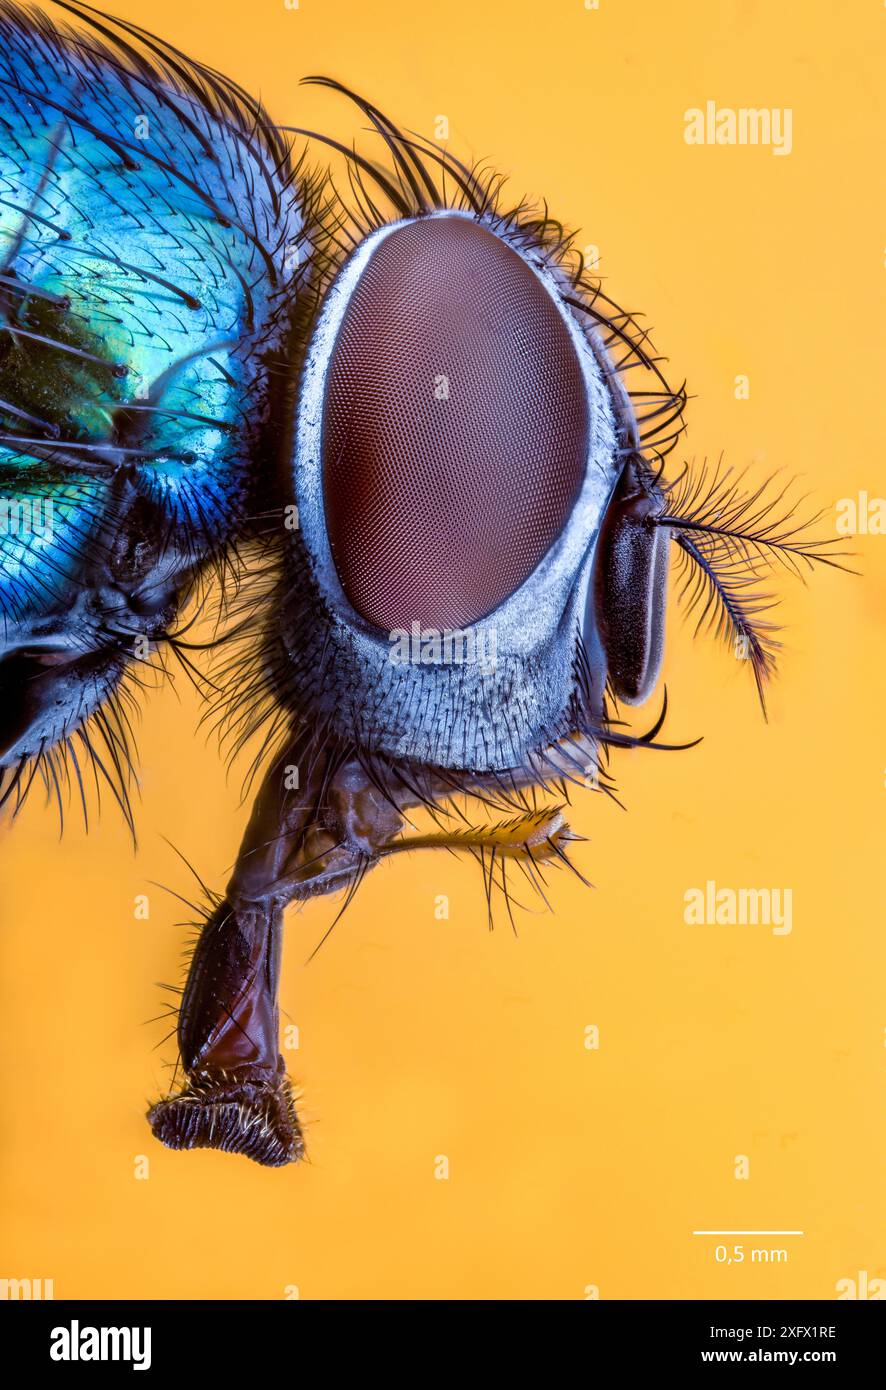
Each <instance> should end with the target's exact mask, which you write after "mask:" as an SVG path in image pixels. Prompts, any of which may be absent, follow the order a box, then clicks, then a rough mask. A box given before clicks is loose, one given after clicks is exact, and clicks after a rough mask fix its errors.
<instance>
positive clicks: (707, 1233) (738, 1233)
mask: <svg viewBox="0 0 886 1390" xmlns="http://www.w3.org/2000/svg"><path fill="white" fill-rule="evenodd" d="M692 1234H693V1235H694V1236H805V1234H806V1232H805V1231H693V1232H692Z"/></svg>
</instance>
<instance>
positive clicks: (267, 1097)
mask: <svg viewBox="0 0 886 1390" xmlns="http://www.w3.org/2000/svg"><path fill="white" fill-rule="evenodd" d="M294 770H295V772H296V776H295V777H294V778H293V775H292V774H293V771H294ZM293 781H294V782H295V783H296V786H295V787H293V786H292V785H290V784H291V783H292V782H293ZM401 826H402V816H401V815H400V813H399V811H398V809H397V807H396V806H395V805H394V804H393V802H392V801H391V800H389V799H387V798H386V797H385V796H384V795H383V794H382V793H381V792H380V791H379V789H378V788H376V787H375V786H374V785H373V784H372V783H371V782H370V781H369V779H368V778H367V777H366V774H365V773H364V772H363V770H362V768H361V767H360V766H359V764H357V763H355V762H353V761H351V760H350V759H349V758H348V757H347V755H346V754H345V752H344V751H343V750H340V749H337V748H336V747H335V746H334V745H333V746H330V745H325V746H324V747H323V748H322V749H321V750H319V751H318V750H316V749H313V748H312V747H311V745H310V744H306V743H305V741H304V740H303V739H302V740H301V741H299V740H296V741H295V743H294V744H293V745H292V747H291V748H290V749H289V750H288V751H287V753H286V755H285V756H284V758H283V759H281V760H280V761H278V762H277V763H276V764H275V766H274V767H273V768H272V769H271V771H270V772H269V774H268V775H267V777H266V779H265V782H264V784H263V786H262V789H261V792H260V793H259V796H258V799H257V801H256V804H255V808H254V810H253V813H252V817H251V819H250V822H249V826H248V828H247V831H246V835H245V837H244V840H243V844H242V846H241V850H240V855H239V858H238V861H237V866H236V868H235V870H234V874H233V876H232V878H231V881H230V883H229V884H228V888H227V892H226V895H225V897H224V899H223V900H222V901H221V902H220V903H219V904H218V906H217V907H216V908H215V910H214V912H213V913H212V915H211V917H210V918H209V920H208V921H207V923H206V925H205V927H204V928H203V931H202V934H201V936H200V939H199V941H198V943H197V948H196V950H195V952H194V956H193V959H192V961H191V966H190V971H189V974H188V980H187V984H186V986H185V990H184V994H183V996H182V1002H181V1009H180V1013H179V1024H178V1043H179V1052H180V1055H181V1062H182V1066H183V1068H184V1072H185V1077H186V1084H185V1087H184V1089H183V1090H181V1091H180V1092H179V1093H178V1094H176V1095H173V1096H170V1097H169V1098H167V1099H165V1100H161V1101H159V1102H158V1103H157V1104H156V1105H154V1106H153V1107H152V1108H151V1110H150V1111H149V1113H148V1119H149V1122H150V1124H151V1128H152V1130H153V1132H154V1134H155V1136H156V1138H158V1139H159V1140H160V1141H161V1142H162V1143H163V1144H165V1145H166V1146H167V1147H168V1148H172V1149H194V1148H214V1149H222V1150H225V1151H227V1152H233V1153H242V1154H245V1155H246V1156H247V1157H249V1158H252V1159H254V1160H255V1161H256V1162H258V1163H262V1164H265V1165H267V1166H270V1167H279V1166H281V1165H283V1164H286V1163H294V1162H296V1161H297V1160H298V1159H299V1158H301V1157H302V1155H303V1153H304V1140H303V1137H302V1132H301V1128H300V1126H299V1122H298V1117H297V1115H296V1110H295V1105H294V1101H293V1096H292V1087H291V1085H290V1082H289V1078H288V1077H287V1075H286V1069H285V1066H284V1062H283V1058H282V1057H281V1055H280V1050H279V1005H278V983H279V975H280V955H281V942H282V924H283V910H284V908H285V906H286V905H287V903H289V902H293V901H296V900H300V899H305V898H308V897H313V896H315V895H317V894H320V893H330V892H334V891H335V890H336V889H338V888H342V887H347V886H348V885H350V884H354V883H356V882H358V881H359V878H360V877H362V874H363V873H364V872H365V870H366V869H367V868H368V867H370V866H371V865H372V864H373V863H374V862H376V860H377V859H378V858H379V857H380V855H381V853H382V852H383V849H384V846H385V845H387V844H388V843H389V841H390V840H391V839H392V838H393V837H394V836H395V835H396V834H397V833H398V832H399V830H400V828H401Z"/></svg>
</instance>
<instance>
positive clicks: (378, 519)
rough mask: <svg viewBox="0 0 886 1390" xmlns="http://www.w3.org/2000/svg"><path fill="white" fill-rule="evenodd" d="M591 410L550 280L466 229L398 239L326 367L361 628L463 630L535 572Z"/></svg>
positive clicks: (335, 529) (361, 283)
mask: <svg viewBox="0 0 886 1390" xmlns="http://www.w3.org/2000/svg"><path fill="white" fill-rule="evenodd" d="M588 436H589V426H588V402H587V393H586V386H585V381H584V376H583V372H582V368H581V363H580V361H579V357H578V353H577V351H576V348H575V345H574V343H573V340H572V337H571V335H570V332H569V329H568V328H567V326H566V323H565V321H564V319H563V317H562V315H561V313H560V311H559V309H558V307H557V305H556V303H555V302H554V299H553V298H552V297H551V295H550V293H549V292H548V290H547V289H546V287H545V285H544V284H543V282H542V281H541V280H540V279H539V277H538V276H537V275H536V274H535V273H534V271H533V270H532V269H531V268H530V267H529V265H527V263H526V262H525V261H524V260H523V259H522V257H521V256H519V255H518V254H517V252H516V251H514V250H513V249H512V248H511V247H510V246H508V245H507V244H506V243H505V242H503V241H502V240H501V239H500V238H499V237H497V236H495V235H494V234H493V233H492V232H490V231H488V230H487V229H486V228H485V227H482V226H480V225H479V224H478V223H476V222H474V221H472V220H471V219H470V218H467V217H460V216H457V215H453V216H439V217H426V218H421V219H418V220H416V221H413V222H409V223H405V224H403V225H401V226H399V227H396V228H395V229H394V230H393V231H392V232H390V233H389V234H388V235H387V236H386V237H385V239H384V240H383V241H381V242H380V244H379V245H378V246H377V247H376V248H375V250H374V251H373V252H372V254H371V256H370V257H369V259H368V261H367V264H366V266H365V268H364V270H363V272H362V274H361V276H360V278H359V280H358V281H357V282H356V285H355V287H354V289H353V291H352V294H351V298H350V300H349V303H348V306H347V309H346V310H345V313H344V317H343V319H342V323H341V327H340V329H339V332H338V335H337V338H336V341H335V344H334V347H333V351H332V354H331V357H330V361H329V367H328V376H327V381H326V393H325V400H324V419H323V471H324V490H325V506H326V525H327V531H328V535H329V541H330V545H331V549H332V554H333V558H334V560H335V565H336V568H337V570H338V574H339V578H340V580H341V583H342V587H343V589H344V591H345V593H346V595H347V597H348V599H349V601H350V603H351V604H352V605H353V607H354V608H355V609H356V611H357V612H358V613H359V614H360V615H361V616H362V617H363V618H365V619H366V620H367V621H369V622H371V623H374V624H375V625H376V626H378V627H380V628H383V629H387V630H389V631H390V630H392V629H395V628H409V627H410V626H411V624H412V623H413V622H416V621H417V622H419V623H421V624H422V625H427V626H429V627H433V628H436V629H447V628H463V627H466V626H468V625H469V624H471V623H475V622H477V621H478V620H479V619H480V618H483V617H485V616H487V615H488V614H490V613H492V612H493V611H494V610H495V609H496V608H498V607H499V606H500V604H502V603H503V602H504V600H505V599H507V598H509V597H510V595H511V594H513V593H514V591H515V590H516V589H518V588H519V587H520V586H521V585H522V584H523V583H524V582H525V581H526V579H528V578H529V576H530V575H531V574H532V573H533V571H534V570H535V569H536V568H537V567H538V565H539V563H540V561H541V560H542V559H543V558H544V556H545V555H546V553H547V552H548V550H549V549H550V548H551V546H552V545H553V543H554V542H555V541H556V540H557V538H558V536H559V535H560V533H561V531H562V530H563V528H564V525H565V524H566V521H567V520H568V518H569V515H570V512H571V511H572V508H573V506H574V503H575V501H576V498H577V496H578V492H579V489H580V487H581V483H582V480H583V478H584V474H585V468H586V463H587V453H588Z"/></svg>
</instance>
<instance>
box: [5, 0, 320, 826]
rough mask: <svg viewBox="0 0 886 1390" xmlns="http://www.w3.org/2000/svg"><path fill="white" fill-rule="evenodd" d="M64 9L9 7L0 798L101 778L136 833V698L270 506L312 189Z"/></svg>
mask: <svg viewBox="0 0 886 1390" xmlns="http://www.w3.org/2000/svg"><path fill="white" fill-rule="evenodd" d="M64 9H65V11H66V17H67V15H68V13H69V12H73V13H74V14H76V15H77V17H78V19H79V20H81V21H82V26H83V27H81V28H80V29H78V30H77V31H76V32H75V31H71V30H64V31H62V30H58V29H55V28H54V27H53V26H52V25H51V24H50V23H49V21H48V20H46V19H45V18H43V17H36V16H34V15H26V14H25V13H24V12H17V11H15V10H12V9H6V8H4V9H3V11H2V13H0V132H2V133H0V694H2V701H0V709H2V713H0V804H3V803H10V802H11V803H12V804H14V805H15V804H18V803H20V800H21V798H22V796H23V794H24V793H25V791H26V790H27V788H28V787H29V786H30V785H31V784H32V781H33V779H34V776H35V774H36V773H37V772H40V773H41V774H42V776H43V780H44V782H45V783H46V785H47V787H48V788H49V789H50V790H51V791H53V792H58V789H59V787H60V785H63V784H64V781H65V779H66V778H67V779H68V781H69V785H74V786H75V787H77V786H79V788H80V789H82V785H83V783H82V781H81V778H80V772H81V769H80V764H81V763H83V762H84V761H86V762H89V761H90V760H91V761H92V763H93V766H94V770H95V771H96V774H97V776H98V779H99V781H101V780H104V781H105V782H106V783H108V784H109V785H110V789H111V791H112V792H113V794H114V796H115V797H116V798H117V799H118V800H119V801H120V803H121V805H122V806H123V807H124V810H125V811H126V813H127V816H128V814H129V813H128V802H127V797H126V784H127V780H128V776H129V770H130V765H129V738H128V718H127V713H126V707H125V706H126V702H127V696H129V695H131V694H132V690H133V688H136V687H138V686H140V685H141V684H143V683H144V680H143V676H144V673H145V672H146V670H147V669H148V668H149V667H151V665H152V663H153V661H154V654H155V651H156V649H157V647H158V644H159V645H160V646H161V648H162V647H163V645H164V644H166V642H167V640H168V639H172V650H173V651H174V652H175V653H176V654H180V655H181V656H182V660H184V661H187V657H186V656H185V655H184V654H183V653H184V649H185V648H184V647H183V645H181V644H179V643H177V642H176V641H175V640H174V639H175V634H176V620H177V615H178V613H179V610H180V607H181V605H182V603H183V602H184V601H185V600H186V599H187V598H188V597H190V596H192V594H193V591H194V586H195V584H196V583H197V581H198V576H199V574H200V572H201V568H202V567H203V566H205V565H206V564H207V562H209V563H210V564H211V563H212V562H213V561H214V560H219V563H221V561H220V559H219V557H220V556H221V553H222V548H223V546H224V545H225V544H226V543H227V542H228V541H229V540H230V538H231V537H232V536H233V535H236V534H239V533H240V532H242V530H243V529H244V526H245V518H246V517H248V516H249V515H250V514H251V513H253V512H256V511H260V510H261V509H262V507H266V506H267V505H268V489H269V477H270V475H271V474H272V472H273V467H272V459H273V454H274V444H273V440H274V438H275V437H276V435H277V433H278V432H279V429H280V418H281V416H282V415H283V414H284V413H285V409H286V406H285V404H284V403H283V402H282V401H281V399H279V397H280V392H279V391H278V382H279V381H280V380H282V376H281V374H280V373H279V372H278V370H277V367H278V365H279V362H280V361H282V360H285V361H286V362H287V363H289V362H291V361H292V357H293V353H294V351H295V349H294V347H293V340H294V339H295V338H297V331H296V329H295V326H294V324H295V319H296V318H297V315H298V311H299V305H300V302H301V294H302V288H303V275H304V267H305V263H306V259H307V258H306V256H305V255H304V242H305V227H306V221H307V220H308V218H309V214H308V211H307V202H308V201H309V191H308V188H307V185H306V184H305V181H304V180H303V179H302V178H301V177H300V175H299V174H298V171H296V170H295V169H293V167H292V165H291V163H290V160H289V150H288V147H287V146H286V144H285V143H284V142H283V141H281V140H280V139H279V137H277V135H276V134H275V133H274V132H273V130H272V129H271V127H270V126H269V124H268V123H267V121H266V119H265V117H264V115H263V112H262V111H261V108H260V107H259V106H258V104H257V103H255V102H253V101H251V100H250V99H249V98H248V97H246V96H245V95H244V94H243V93H242V92H240V91H239V89H238V88H236V87H235V86H234V85H233V84H232V83H228V82H226V81H225V80H224V79H222V78H219V77H217V76H216V75H214V74H212V73H210V72H208V71H206V70H205V69H203V68H201V67H199V65H197V64H193V63H189V62H188V60H187V59H185V58H184V57H183V56H182V55H181V54H177V53H176V52H175V50H173V49H171V48H169V47H168V46H166V45H164V44H162V43H161V42H159V41H158V40H154V39H152V38H150V36H145V35H144V34H143V33H141V32H140V31H139V30H137V29H136V28H135V27H133V26H131V25H127V24H125V23H123V22H116V21H113V20H110V19H108V20H105V19H104V18H103V17H96V16H95V14H94V13H92V14H91V13H90V12H89V11H88V9H86V8H84V9H82V10H81V9H80V8H79V7H78V6H77V4H76V3H72V4H69V5H68V4H66V5H65V6H64ZM160 659H161V660H162V651H161V656H160ZM78 759H79V761H78ZM71 764H72V765H73V766H71ZM59 804H60V809H61V796H60V795H59ZM84 810H85V805H84Z"/></svg>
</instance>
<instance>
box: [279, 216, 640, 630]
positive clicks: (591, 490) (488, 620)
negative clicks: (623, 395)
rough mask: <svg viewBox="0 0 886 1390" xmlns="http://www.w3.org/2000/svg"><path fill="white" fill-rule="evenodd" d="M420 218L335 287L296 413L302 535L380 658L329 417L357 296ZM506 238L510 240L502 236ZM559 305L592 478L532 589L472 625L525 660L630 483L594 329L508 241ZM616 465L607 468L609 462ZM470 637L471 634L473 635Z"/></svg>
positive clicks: (371, 243)
mask: <svg viewBox="0 0 886 1390" xmlns="http://www.w3.org/2000/svg"><path fill="white" fill-rule="evenodd" d="M420 216H421V217H422V218H427V217H459V218H465V219H467V220H470V221H476V222H479V223H480V224H481V225H484V226H486V227H487V230H490V231H492V232H493V233H494V234H495V235H497V236H499V237H501V233H500V232H499V231H498V230H497V228H496V225H495V219H494V218H490V219H488V220H487V219H485V218H478V217H476V215H475V214H474V213H472V212H469V211H466V210H464V209H460V208H445V209H439V210H435V211H434V212H430V213H422V214H420ZM417 220H419V218H418V217H407V218H400V219H398V220H397V221H394V222H390V223H388V224H386V225H385V226H383V227H378V228H376V229H375V230H374V231H373V232H371V233H370V234H369V235H368V236H367V237H366V238H364V240H363V241H362V242H361V243H360V245H359V246H358V247H357V249H356V251H354V252H353V253H352V254H351V256H350V257H349V258H348V259H347V260H346V261H345V264H344V265H343V266H342V268H341V270H340V271H339V273H338V275H337V276H336V278H335V280H334V281H333V283H332V285H331V287H330V289H329V291H328V293H327V295H326V298H325V300H324V302H323V305H322V308H321V311H320V313H319V315H318V318H317V321H316V324H315V327H314V331H313V333H312V335H311V339H310V342H309V344H308V348H307V353H306V357H305V364H304V369H303V374H302V384H301V391H300V396H299V402H298V408H297V412H296V426H295V438H294V464H293V471H294V485H295V496H296V503H297V506H298V514H299V530H298V533H296V534H297V535H298V537H300V543H301V544H302V545H303V546H304V547H305V549H306V550H307V552H308V556H309V558H310V561H311V564H312V566H313V570H314V574H315V577H316V580H317V583H318V586H319V588H320V590H321V594H322V598H323V601H324V603H325V604H326V606H327V608H328V609H329V612H330V614H331V616H332V619H333V621H335V622H338V623H339V624H341V625H343V626H344V627H346V628H347V629H348V630H350V631H351V632H352V633H354V634H358V635H359V638H360V640H361V641H362V642H364V643H366V644H368V645H370V646H372V647H373V648H375V649H376V651H378V650H380V649H384V650H387V649H389V647H390V642H391V631H393V632H399V631H401V629H392V630H391V631H386V630H384V629H380V628H378V627H376V626H375V625H374V624H373V623H371V622H369V621H368V620H367V619H365V618H363V617H362V616H361V615H360V614H359V613H358V612H357V610H356V609H355V608H354V607H353V605H352V604H351V602H350V600H349V599H348V597H347V594H346V593H345V591H344V588H343V586H342V583H341V579H340V577H339V574H338V570H337V568H336V564H335V560H334V557H333V554H332V548H331V545H330V541H329V536H328V532H327V528H326V515H325V496H324V479H323V455H324V418H325V397H326V381H327V378H328V369H329V362H330V360H331V357H332V354H333V352H334V350H335V345H336V342H337V338H338V333H339V330H340V328H341V325H342V322H343V320H344V315H345V313H346V311H347V307H348V304H349V302H350V294H351V292H352V290H353V288H354V286H355V285H356V283H357V282H358V280H359V279H360V277H361V275H362V274H363V272H364V270H365V268H366V266H367V265H368V262H369V260H370V258H371V256H372V254H373V253H374V251H375V250H376V248H377V247H378V246H379V245H380V244H381V243H382V241H384V240H385V239H386V238H387V237H388V236H390V235H391V234H392V233H393V232H394V231H396V230H397V229H398V228H400V227H403V226H406V225H409V224H411V223H412V222H415V221H417ZM501 239H502V240H505V238H503V237H502V238H501ZM507 244H508V245H509V246H510V247H511V249H512V250H514V251H516V253H517V254H518V255H519V256H520V257H521V259H522V260H523V261H524V263H525V264H526V265H527V266H528V267H529V269H530V271H531V272H532V273H533V274H534V275H535V276H536V278H537V279H538V280H539V281H540V282H541V285H542V288H543V289H544V290H545V291H546V293H547V294H548V295H549V297H550V298H551V299H552V300H553V302H554V305H555V307H556V309H557V312H558V313H559V315H560V317H561V319H562V321H563V323H564V324H565V326H566V329H567V332H568V333H569V336H570V339H571V341H572V344H573V347H574V349H575V351H576V355H577V358H578V362H579V366H580V369H581V373H582V378H583V380H584V384H585V391H586V398H587V405H588V446H587V458H586V461H585V470H584V476H583V479H582V482H581V486H580V489H579V492H578V496H577V497H576V500H575V502H574V504H573V507H572V510H571V512H570V514H569V516H568V518H567V521H566V524H565V526H564V527H563V529H562V530H561V532H560V535H559V536H558V538H557V539H556V540H555V541H554V543H553V545H552V546H551V547H550V548H549V549H548V551H547V552H546V553H545V555H544V556H543V557H542V559H541V560H540V561H539V563H538V565H537V566H536V567H535V569H534V570H533V571H532V573H531V574H530V575H528V576H527V578H526V579H525V580H524V582H523V583H522V584H521V585H520V586H519V587H518V588H517V589H515V590H514V591H513V593H512V594H511V595H510V596H509V597H508V598H506V599H505V600H504V601H503V602H502V603H501V604H499V605H498V607H497V608H495V609H493V610H492V611H491V612H490V613H488V614H487V615H486V616H485V617H483V618H480V619H479V620H478V621H477V622H476V623H473V624H471V625H470V629H469V630H471V631H473V632H475V633H476V634H477V635H478V637H480V636H484V635H485V634H487V633H489V632H491V630H492V629H493V628H494V629H495V631H496V634H499V636H498V647H499V651H501V649H502V647H501V637H500V634H501V633H503V632H504V633H506V634H507V647H508V650H509V651H510V652H513V653H514V654H515V655H517V654H520V652H521V651H522V652H529V651H531V650H532V649H533V647H535V645H536V644H537V638H538V631H539V620H540V614H541V613H544V617H545V621H546V622H547V624H548V626H549V628H550V627H556V625H557V623H558V622H559V619H560V617H561V615H562V612H563V611H564V610H565V607H566V604H567V601H568V596H569V593H570V591H571V590H572V589H573V588H574V586H575V583H576V580H577V578H578V577H579V576H580V575H581V573H582V571H583V569H585V568H586V567H587V562H588V558H589V555H590V553H591V552H592V549H593V543H594V539H595V537H596V535H597V533H598V531H599V528H600V525H601V524H602V519H603V516H604V515H605V512H606V508H607V506H608V503H609V498H610V497H611V494H612V491H613V489H614V488H615V486H616V484H617V482H618V478H619V477H620V475H621V471H622V469H621V461H620V459H619V458H618V448H617V422H616V417H615V411H614V408H613V402H612V398H611V393H610V391H609V390H608V387H607V384H606V381H605V379H604V375H603V373H602V371H601V369H600V366H599V362H598V357H597V354H596V352H595V351H593V350H592V348H591V345H590V342H589V335H588V330H587V329H586V328H584V327H583V326H582V325H581V324H580V323H579V322H578V321H577V319H576V317H575V315H574V314H573V313H572V312H571V310H570V308H569V307H568V305H567V304H566V303H565V302H564V298H563V295H562V293H561V286H560V285H559V284H558V282H557V279H556V277H555V276H554V275H553V273H552V271H551V269H550V268H549V267H548V266H546V265H545V264H544V263H542V262H540V261H539V260H538V259H536V258H533V257H531V256H529V255H527V254H526V252H525V250H524V249H523V248H521V247H520V246H519V245H514V244H513V243H512V242H510V241H507ZM603 458H605V459H607V460H608V464H607V466H605V467H604V466H603V463H602V459H603ZM463 630H468V629H463Z"/></svg>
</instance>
